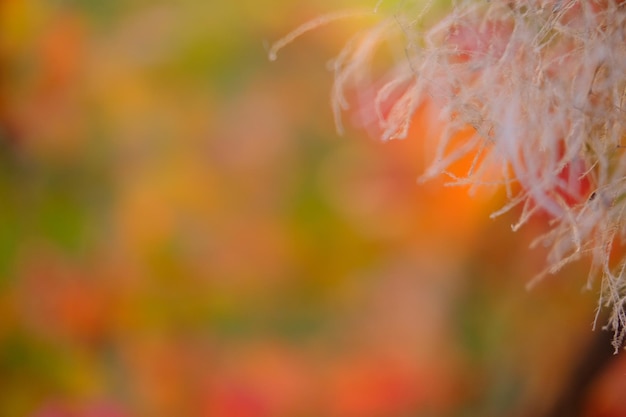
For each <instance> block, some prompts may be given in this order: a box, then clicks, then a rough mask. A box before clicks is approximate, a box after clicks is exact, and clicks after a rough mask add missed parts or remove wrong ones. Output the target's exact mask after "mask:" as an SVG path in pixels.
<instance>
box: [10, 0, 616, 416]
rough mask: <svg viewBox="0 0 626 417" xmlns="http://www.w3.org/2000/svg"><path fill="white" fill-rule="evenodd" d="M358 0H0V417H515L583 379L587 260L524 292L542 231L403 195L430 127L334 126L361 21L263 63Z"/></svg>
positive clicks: (597, 407) (451, 197) (444, 196)
mask: <svg viewBox="0 0 626 417" xmlns="http://www.w3.org/2000/svg"><path fill="white" fill-rule="evenodd" d="M353 6H360V7H373V4H369V3H366V2H364V1H357V0H350V1H348V0H342V1H325V0H298V1H287V0H255V1H252V0H241V1H238V2H217V1H208V2H207V1H202V0H178V1H144V0H132V1H129V0H127V1H120V0H111V1H104V2H100V1H92V0H58V1H37V0H0V416H7V417H9V416H11V417H13V416H18V417H22V416H24V417H136V416H142V417H143V416H149V417H152V416H154V417H173V416H189V417H309V416H310V417H313V416H320V417H405V416H478V415H480V416H526V415H528V416H531V415H539V413H541V412H542V410H545V409H547V408H548V407H549V406H550V404H551V403H553V402H554V401H556V398H558V397H559V396H560V395H561V393H562V392H563V390H564V389H565V387H567V386H568V384H569V383H570V382H571V381H572V380H573V379H575V378H576V377H575V375H574V374H573V373H572V372H574V370H575V369H576V367H577V366H578V363H579V362H580V361H581V355H583V354H584V352H585V351H586V349H587V346H588V345H589V344H590V343H591V342H592V340H593V339H594V338H596V337H597V336H598V333H599V332H598V331H596V332H592V330H591V327H592V322H593V318H594V314H595V299H596V293H597V288H596V289H594V291H587V292H583V291H582V288H583V286H584V284H585V282H586V274H587V271H588V266H587V265H585V264H584V263H578V264H576V265H574V266H572V267H568V268H567V269H566V270H564V271H563V272H562V273H560V274H559V275H556V276H551V277H549V278H548V279H547V280H545V281H543V282H542V283H540V284H539V285H538V286H537V287H536V288H535V289H533V290H532V291H526V290H525V288H524V286H525V284H526V282H528V280H529V279H530V278H532V276H533V275H534V274H536V273H537V272H539V271H540V270H542V269H543V267H544V258H545V253H544V252H543V251H542V250H541V249H536V250H529V249H528V245H529V243H530V241H531V240H532V239H533V238H534V237H535V236H537V235H538V234H540V233H541V231H542V230H543V228H544V224H542V222H541V221H536V222H534V223H531V224H529V225H528V226H526V227H524V228H523V229H522V230H521V231H519V232H516V233H513V232H511V228H510V225H511V224H512V223H514V222H515V220H516V217H515V215H516V213H511V214H510V215H505V216H503V217H501V218H498V219H496V220H490V219H489V214H490V213H491V212H492V211H493V210H495V209H497V208H499V207H500V206H501V205H502V204H503V203H504V197H503V195H502V193H501V192H500V191H498V190H485V191H479V192H478V193H477V194H476V195H474V196H469V195H468V192H467V190H463V189H453V188H450V187H447V188H446V187H443V186H442V184H443V181H432V182H429V183H426V184H418V183H417V181H416V179H417V177H418V175H419V174H420V172H421V171H422V170H423V169H424V143H423V141H421V140H420V132H424V131H426V130H428V128H429V123H431V124H432V121H430V122H429V120H427V118H426V117H424V116H423V117H421V118H419V120H416V122H415V123H414V127H413V130H414V131H415V132H414V133H413V134H412V135H411V137H409V138H408V139H407V140H404V141H392V142H389V143H380V142H378V141H377V140H375V139H374V138H372V137H371V136H368V135H367V134H366V133H365V132H364V130H362V129H358V128H356V127H351V126H353V125H354V123H352V124H351V114H350V113H347V114H346V120H345V122H346V125H347V133H346V134H344V135H343V136H339V135H338V134H337V132H336V130H335V125H334V122H333V117H332V112H331V108H330V98H329V97H330V88H331V83H332V74H331V73H330V72H329V71H328V70H327V66H326V64H327V62H328V61H329V60H330V59H332V58H333V57H334V56H336V55H337V54H338V53H339V51H340V50H341V47H342V45H344V44H345V42H346V41H347V40H348V39H349V38H350V36H352V35H353V34H354V33H356V32H357V31H358V30H361V29H364V28H366V27H368V25H371V24H372V23H373V22H375V19H374V18H373V17H372V18H361V19H348V20H345V21H341V22H338V23H333V24H331V25H329V26H326V27H322V28H319V29H317V30H315V31H313V32H311V33H308V34H306V35H305V36H303V37H302V38H301V39H299V40H298V41H297V42H296V43H295V44H293V45H290V46H288V47H287V48H286V49H284V50H283V51H281V53H280V55H279V59H278V60H277V61H276V62H270V61H269V60H268V59H267V52H266V47H265V46H264V45H267V43H268V42H273V41H275V40H277V39H279V38H280V37H281V36H283V35H285V34H286V33H288V32H289V31H290V30H291V29H293V28H294V27H296V26H298V25H299V24H301V23H303V22H306V21H308V20H310V19H312V18H315V17H317V16H320V15H322V14H324V13H328V12H331V11H336V10H338V9H342V8H345V7H353ZM605 343H606V344H607V345H608V343H609V342H605ZM607 347H608V348H609V349H610V346H607ZM625 386H626V362H625V359H624V356H623V354H622V355H621V356H618V357H617V359H616V360H613V361H612V363H611V365H610V366H609V367H608V368H607V370H605V371H603V372H602V373H601V374H600V375H599V377H598V378H594V379H593V381H592V383H591V384H590V387H589V389H587V390H586V394H585V397H584V402H583V405H584V415H588V416H603V417H610V416H626V406H625V405H624V400H623V398H625V397H624V396H623V394H624V390H625V388H624V387H625Z"/></svg>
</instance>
